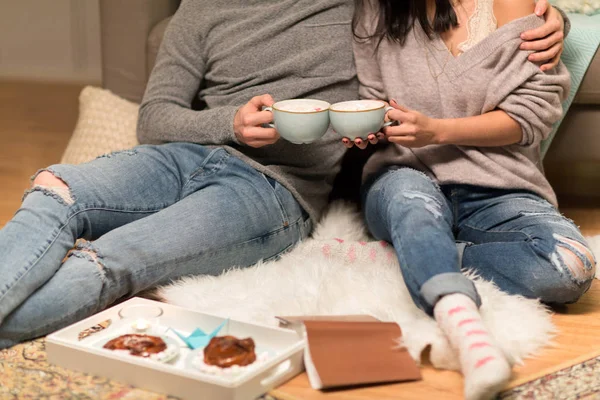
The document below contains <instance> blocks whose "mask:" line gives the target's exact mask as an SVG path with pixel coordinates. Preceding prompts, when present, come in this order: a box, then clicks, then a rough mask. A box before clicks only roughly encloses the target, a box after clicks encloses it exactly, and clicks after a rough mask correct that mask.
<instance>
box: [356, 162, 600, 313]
mask: <svg viewBox="0 0 600 400" xmlns="http://www.w3.org/2000/svg"><path fill="white" fill-rule="evenodd" d="M371 182H372V183H370V184H369V183H368V184H366V185H365V187H364V188H363V203H364V211H365V217H366V221H367V225H368V227H369V229H370V231H371V233H372V234H373V235H374V236H375V237H376V238H377V239H380V240H386V241H388V242H391V243H392V244H393V245H394V248H395V251H396V254H397V256H398V260H399V263H400V268H401V270H402V275H403V277H404V280H405V282H406V285H407V287H408V290H409V292H410V294H411V296H412V298H413V300H414V302H415V304H417V306H419V307H420V308H421V309H423V310H424V311H426V312H427V313H428V314H430V315H431V314H432V312H433V307H434V306H435V304H436V302H437V301H438V300H439V299H440V298H441V297H442V296H444V295H447V294H452V293H462V294H464V295H466V296H469V297H470V298H471V299H473V301H474V302H475V303H476V304H477V305H480V304H481V299H480V297H479V295H478V293H477V290H476V289H475V286H474V285H473V283H472V282H471V281H470V280H469V279H467V278H466V277H465V276H464V275H463V274H462V273H461V270H473V271H475V272H476V273H477V274H478V275H480V276H481V277H483V278H484V279H486V280H489V281H493V282H494V283H495V284H496V285H498V287H499V288H500V289H501V290H503V291H505V292H507V293H510V294H520V295H523V296H525V297H530V298H538V299H540V300H541V301H543V302H546V303H572V302H575V301H577V300H578V299H579V297H580V296H581V295H582V294H583V293H585V292H586V291H587V290H588V289H589V287H590V285H591V283H592V280H593V278H594V275H595V260H594V257H593V255H592V253H591V251H590V250H589V248H588V246H587V244H586V242H585V239H584V238H583V236H582V235H581V233H580V232H579V230H578V229H577V227H576V226H575V225H574V224H573V222H572V221H570V220H568V219H566V218H564V217H563V216H562V215H561V214H560V213H559V212H558V211H557V210H556V208H555V207H554V206H552V204H550V203H548V202H547V201H546V200H544V199H542V198H541V197H539V196H537V195H535V194H533V193H531V192H526V191H519V190H500V189H491V188H483V187H475V186H468V185H444V186H442V187H438V186H437V184H436V183H435V182H433V181H432V180H431V179H429V178H428V177H427V176H425V175H424V174H423V173H421V172H418V171H415V170H413V169H410V168H394V169H389V170H387V171H386V172H384V173H382V174H381V175H379V177H378V178H376V179H375V181H374V182H373V181H371Z"/></svg>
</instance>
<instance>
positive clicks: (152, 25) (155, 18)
mask: <svg viewBox="0 0 600 400" xmlns="http://www.w3.org/2000/svg"><path fill="white" fill-rule="evenodd" d="M178 5H179V0H127V1H121V0H100V30H101V32H100V33H101V51H102V86H103V87H104V88H106V89H108V90H110V91H112V92H113V93H115V94H117V95H119V96H121V97H124V98H126V99H128V100H131V101H134V102H137V103H139V102H140V101H141V98H142V96H143V93H144V89H145V86H146V82H147V79H148V77H149V75H150V73H151V71H152V67H153V65H154V62H155V60H156V55H157V52H158V48H159V46H160V42H161V40H162V36H163V33H164V31H165V28H166V26H167V24H168V22H169V17H170V16H171V15H172V14H173V13H174V12H175V11H176V9H177V7H178ZM364 156H365V154H364V153H363V154H358V153H357V152H356V151H354V152H349V154H348V155H347V157H346V159H345V160H344V165H343V168H342V174H341V175H340V177H339V178H338V181H337V182H336V185H335V186H336V189H335V191H334V196H335V197H342V198H347V197H351V196H355V194H356V188H357V185H358V182H357V181H356V179H354V177H356V176H357V175H358V174H359V172H360V159H361V158H364ZM544 166H545V169H546V174H547V176H548V179H549V180H550V182H551V183H552V185H553V186H554V188H555V190H556V192H557V195H558V197H559V199H560V200H561V201H563V200H567V201H569V202H570V201H576V202H579V203H578V204H581V201H587V202H589V201H590V200H591V201H592V202H597V201H598V200H600V185H598V182H600V168H599V167H600V50H599V51H598V53H596V56H595V58H594V60H593V62H592V65H591V67H590V69H589V70H588V72H587V74H586V76H585V78H584V80H583V83H582V84H581V87H580V89H579V92H578V94H577V97H576V98H575V101H574V103H573V105H572V107H571V109H570V110H569V112H568V114H567V116H566V118H565V120H564V121H563V123H562V125H561V127H560V130H559V131H558V133H557V135H556V136H555V138H554V140H553V142H552V145H551V146H550V149H549V151H548V153H547V154H546V157H545V160H544Z"/></svg>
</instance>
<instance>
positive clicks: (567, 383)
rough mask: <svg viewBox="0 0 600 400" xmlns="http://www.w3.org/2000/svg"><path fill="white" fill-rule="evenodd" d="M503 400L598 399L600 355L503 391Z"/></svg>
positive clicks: (599, 389)
mask: <svg viewBox="0 0 600 400" xmlns="http://www.w3.org/2000/svg"><path fill="white" fill-rule="evenodd" d="M500 398H501V399H502V400H507V399H510V400H516V399H535V400H546V399H552V400H559V399H561V400H562V399H565V400H566V399H590V400H591V399H598V398H600V357H596V358H592V359H591V360H588V361H584V362H582V363H581V364H577V365H573V366H572V367H568V368H565V369H562V370H560V371H557V372H554V373H552V374H548V375H546V376H543V377H541V378H539V379H536V380H535V381H531V382H528V383H525V384H523V385H521V386H518V387H516V388H514V389H512V390H510V391H508V392H505V393H502V395H501V396H500Z"/></svg>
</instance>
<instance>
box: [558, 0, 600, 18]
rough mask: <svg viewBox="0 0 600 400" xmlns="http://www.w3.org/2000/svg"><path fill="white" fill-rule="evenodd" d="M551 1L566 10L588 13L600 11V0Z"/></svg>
mask: <svg viewBox="0 0 600 400" xmlns="http://www.w3.org/2000/svg"><path fill="white" fill-rule="evenodd" d="M550 3H552V4H553V5H555V6H557V7H560V8H561V9H562V10H563V11H565V12H572V13H581V14H588V15H592V14H596V13H598V12H600V0H550Z"/></svg>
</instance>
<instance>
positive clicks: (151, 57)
mask: <svg viewBox="0 0 600 400" xmlns="http://www.w3.org/2000/svg"><path fill="white" fill-rule="evenodd" d="M171 18H172V17H168V18H165V19H163V20H162V21H160V22H159V23H158V24H156V26H155V27H154V28H152V31H150V35H149V36H148V42H147V44H146V62H147V63H148V64H147V69H146V70H147V71H148V74H150V72H152V68H154V63H155V62H156V56H157V55H158V49H159V48H160V44H161V43H162V39H163V36H164V35H165V30H166V29H167V25H169V21H171ZM149 77H150V75H148V78H149Z"/></svg>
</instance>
